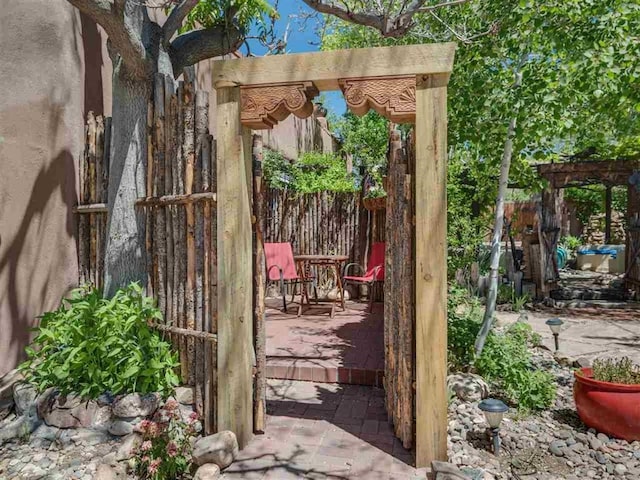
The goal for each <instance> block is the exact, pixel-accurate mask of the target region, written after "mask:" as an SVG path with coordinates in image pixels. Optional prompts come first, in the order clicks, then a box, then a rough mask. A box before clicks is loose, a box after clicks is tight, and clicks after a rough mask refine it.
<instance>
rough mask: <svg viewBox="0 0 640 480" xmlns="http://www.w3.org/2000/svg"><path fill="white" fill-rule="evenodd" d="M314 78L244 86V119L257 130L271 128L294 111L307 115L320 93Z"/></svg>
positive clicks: (241, 102) (242, 112) (241, 104)
mask: <svg viewBox="0 0 640 480" xmlns="http://www.w3.org/2000/svg"><path fill="white" fill-rule="evenodd" d="M318 93H319V92H318V89H317V88H316V86H315V85H314V84H313V82H296V83H279V84H271V85H248V86H245V87H240V108H241V114H240V121H241V122H242V124H243V125H244V126H245V127H249V128H252V129H254V130H263V129H271V128H273V126H274V125H276V124H277V123H278V122H279V121H282V120H284V119H285V118H287V117H288V116H289V114H290V113H293V114H294V115H295V116H296V117H299V118H307V117H308V116H309V115H311V114H312V113H313V103H312V100H313V99H314V98H315V97H316V96H317V95H318Z"/></svg>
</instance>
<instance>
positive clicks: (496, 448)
mask: <svg viewBox="0 0 640 480" xmlns="http://www.w3.org/2000/svg"><path fill="white" fill-rule="evenodd" d="M478 408H479V409H480V410H482V411H483V412H484V416H485V418H486V419H487V423H488V424H489V427H490V428H491V437H492V439H493V454H494V455H496V456H498V455H499V454H500V435H499V432H500V423H502V417H504V414H505V413H506V412H507V411H508V410H509V407H507V406H506V405H505V404H504V403H503V402H501V401H500V400H497V399H495V398H487V399H486V400H483V401H481V402H480V403H479V404H478Z"/></svg>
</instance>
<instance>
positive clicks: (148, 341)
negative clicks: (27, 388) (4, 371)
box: [20, 283, 178, 398]
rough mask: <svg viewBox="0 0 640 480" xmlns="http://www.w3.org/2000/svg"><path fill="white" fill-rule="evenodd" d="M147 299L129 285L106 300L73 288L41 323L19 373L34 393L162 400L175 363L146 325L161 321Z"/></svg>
mask: <svg viewBox="0 0 640 480" xmlns="http://www.w3.org/2000/svg"><path fill="white" fill-rule="evenodd" d="M161 318H162V315H161V313H160V311H159V310H158V309H157V308H155V306H154V303H153V299H151V298H147V297H145V296H144V295H143V293H142V289H141V287H140V286H139V285H138V284H136V283H133V284H131V285H129V286H128V287H127V288H124V289H121V290H118V291H117V292H116V294H115V295H114V296H113V298H111V299H107V298H104V297H103V296H102V294H101V293H100V292H99V291H98V290H96V289H90V288H79V289H77V290H74V291H73V292H72V293H71V295H70V298H68V299H63V301H62V302H61V305H60V307H59V308H58V309H57V310H54V311H52V312H47V313H45V314H44V315H42V317H41V323H40V327H39V328H38V329H36V331H38V336H37V337H36V338H35V340H34V341H33V348H32V347H28V348H27V349H26V351H27V355H28V357H29V359H28V360H27V361H26V362H25V363H23V364H22V365H21V367H20V369H21V370H22V371H23V372H24V374H25V377H26V380H27V381H28V382H30V383H32V384H34V385H35V386H36V388H37V389H38V390H40V391H42V390H44V389H46V388H48V387H57V388H58V389H59V390H60V391H61V393H63V394H67V393H76V394H79V395H81V396H82V397H88V398H96V397H98V396H99V395H101V394H102V393H104V392H111V393H113V394H120V393H131V392H140V393H149V392H161V393H165V394H168V393H169V392H170V390H171V389H172V388H173V387H174V386H175V385H177V383H178V377H177V375H176V373H175V369H176V367H177V366H178V361H177V357H176V355H175V354H174V353H172V351H171V346H170V344H169V343H168V342H166V341H164V340H163V339H162V337H161V336H160V334H158V332H156V331H154V330H152V329H151V328H150V327H149V326H148V325H147V321H148V320H150V319H161Z"/></svg>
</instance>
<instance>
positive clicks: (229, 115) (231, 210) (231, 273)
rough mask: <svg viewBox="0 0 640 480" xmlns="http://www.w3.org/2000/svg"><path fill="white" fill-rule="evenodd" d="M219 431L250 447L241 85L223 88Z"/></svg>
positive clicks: (246, 161) (249, 289)
mask: <svg viewBox="0 0 640 480" xmlns="http://www.w3.org/2000/svg"><path fill="white" fill-rule="evenodd" d="M217 100H218V101H217V130H216V132H217V137H218V138H217V172H218V176H217V181H218V187H217V190H218V191H217V197H218V208H217V213H218V215H217V219H218V282H217V285H218V331H217V333H218V389H217V392H218V394H217V397H218V402H217V413H218V416H217V421H218V423H217V425H218V430H231V431H232V432H234V433H235V434H236V436H237V438H238V443H239V444H240V448H244V447H245V446H246V445H247V443H248V442H249V440H250V439H251V436H252V432H253V402H252V400H253V395H252V390H253V389H252V386H253V380H252V367H253V362H252V356H253V355H252V352H253V331H252V330H253V322H252V319H253V311H252V303H253V278H252V270H253V269H252V263H253V262H252V235H253V233H252V226H251V200H250V192H251V187H250V186H249V182H250V181H251V151H250V149H246V145H247V143H248V141H249V140H250V139H249V135H250V131H249V130H247V129H245V128H243V127H242V125H241V124H240V89H239V88H223V89H219V90H218V91H217Z"/></svg>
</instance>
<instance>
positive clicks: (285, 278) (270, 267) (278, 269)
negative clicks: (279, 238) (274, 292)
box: [264, 243, 315, 316]
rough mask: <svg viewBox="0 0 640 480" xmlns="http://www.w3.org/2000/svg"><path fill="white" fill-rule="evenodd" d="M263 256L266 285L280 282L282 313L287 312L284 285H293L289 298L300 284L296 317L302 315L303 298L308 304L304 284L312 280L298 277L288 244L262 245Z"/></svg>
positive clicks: (312, 279) (312, 280)
mask: <svg viewBox="0 0 640 480" xmlns="http://www.w3.org/2000/svg"><path fill="white" fill-rule="evenodd" d="M264 256H265V259H266V262H267V283H268V282H280V291H281V292H282V305H283V307H284V312H285V313H286V312H287V292H286V291H285V288H284V287H285V285H287V284H293V285H294V290H293V295H292V296H291V301H292V302H293V297H294V296H295V292H296V286H297V284H298V283H300V284H302V293H301V297H300V306H299V307H298V316H300V314H301V313H302V305H303V304H304V301H305V298H306V300H307V304H308V303H309V297H308V295H307V292H306V289H305V288H304V283H306V282H314V281H315V279H314V278H310V277H306V276H300V275H299V274H298V271H297V269H296V262H295V260H294V259H293V250H292V249H291V244H290V243H265V244H264Z"/></svg>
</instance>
